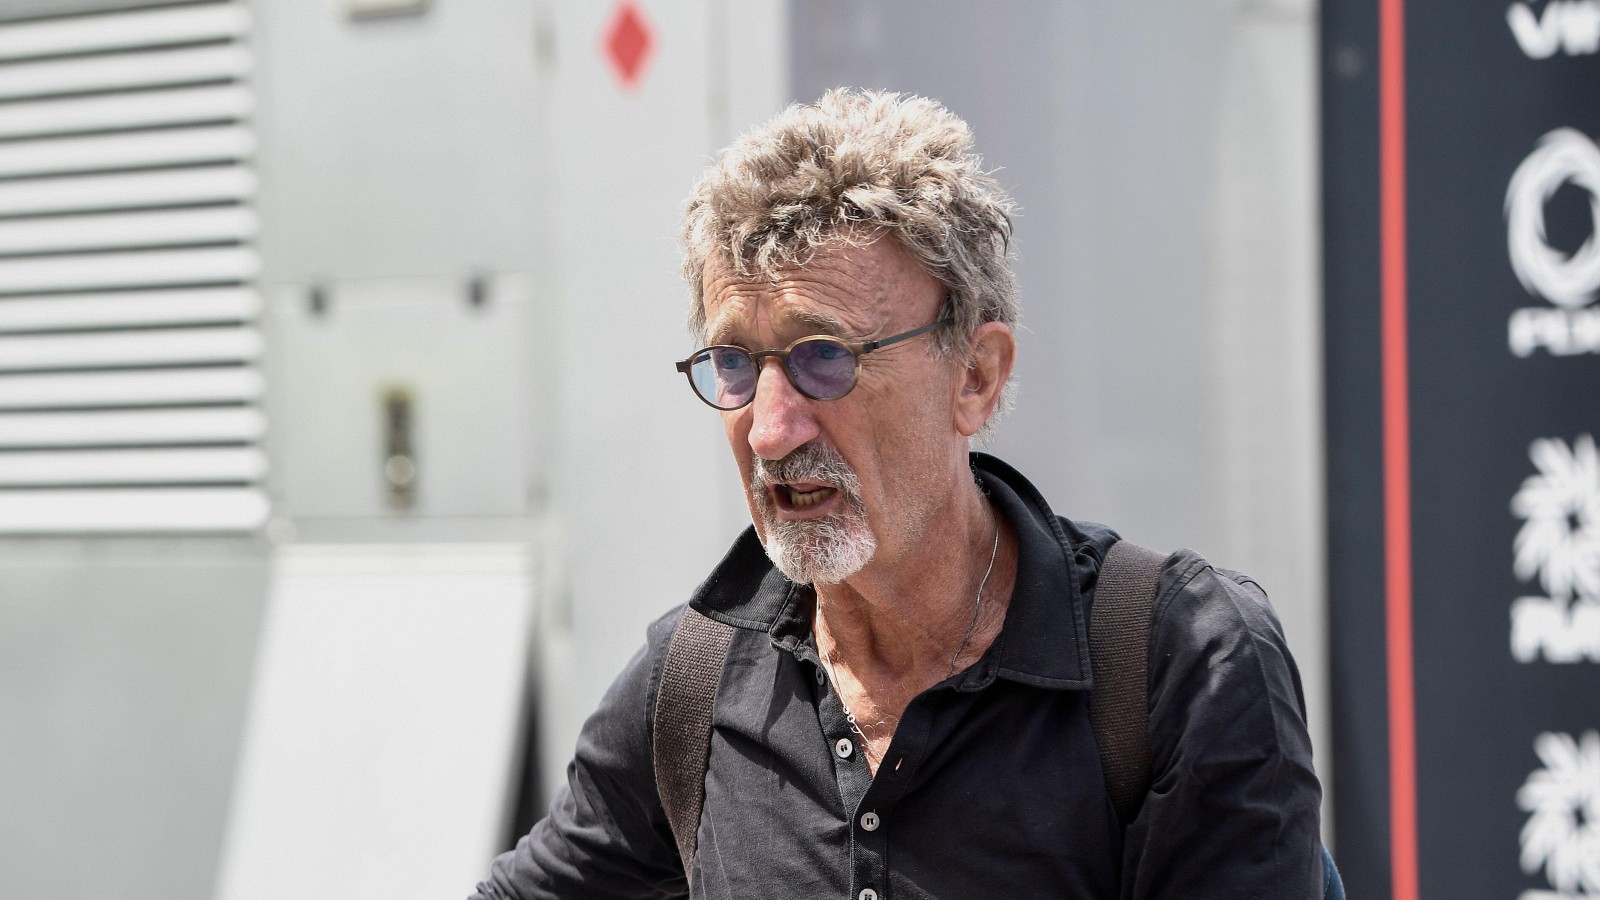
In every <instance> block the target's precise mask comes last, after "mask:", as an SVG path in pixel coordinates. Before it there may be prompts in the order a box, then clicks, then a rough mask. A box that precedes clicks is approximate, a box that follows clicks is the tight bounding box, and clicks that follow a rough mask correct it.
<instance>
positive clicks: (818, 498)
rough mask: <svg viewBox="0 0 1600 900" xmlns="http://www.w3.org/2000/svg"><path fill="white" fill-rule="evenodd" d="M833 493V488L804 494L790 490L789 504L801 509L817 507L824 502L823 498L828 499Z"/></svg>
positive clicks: (819, 489)
mask: <svg viewBox="0 0 1600 900" xmlns="http://www.w3.org/2000/svg"><path fill="white" fill-rule="evenodd" d="M831 493H833V489H832V488H818V489H817V490H814V491H808V492H806V493H804V494H802V493H800V492H799V491H797V490H795V489H794V488H790V489H789V502H790V503H792V504H794V505H795V506H796V507H799V508H804V507H807V506H816V505H817V504H818V503H821V502H822V498H823V497H826V496H828V495H829V494H831Z"/></svg>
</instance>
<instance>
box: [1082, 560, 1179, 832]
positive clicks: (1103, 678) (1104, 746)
mask: <svg viewBox="0 0 1600 900" xmlns="http://www.w3.org/2000/svg"><path fill="white" fill-rule="evenodd" d="M1163 562H1165V557H1163V556H1162V555H1161V554H1160V553H1157V552H1156V551H1154V550H1149V549H1146V548H1144V547H1141V546H1139V545H1138V544H1135V543H1132V542H1130V541H1118V542H1116V543H1115V544H1112V545H1111V549H1110V550H1108V551H1107V552H1106V558H1105V561H1104V562H1103V563H1101V565H1100V577H1099V578H1098V579H1097V580H1096V582H1095V589H1094V607H1093V608H1092V610H1091V613H1090V619H1089V660H1090V664H1091V665H1092V666H1093V667H1094V685H1093V686H1092V687H1091V688H1090V689H1089V721H1090V723H1091V724H1092V725H1093V726H1094V739H1095V743H1096V744H1098V745H1099V747H1100V767H1101V769H1103V770H1104V771H1105V777H1106V790H1107V792H1109V793H1110V794H1111V803H1112V805H1113V806H1115V807H1116V810H1117V817H1118V818H1119V819H1121V820H1122V824H1123V825H1127V824H1128V823H1129V822H1132V821H1133V818H1134V816H1137V815H1138V814H1139V807H1140V806H1141V805H1143V803H1144V794H1145V791H1147V790H1149V788H1150V684H1149V681H1150V620H1151V615H1152V614H1153V612H1154V610H1155V600H1156V590H1157V588H1158V587H1159V584H1160V581H1161V567H1162V563H1163Z"/></svg>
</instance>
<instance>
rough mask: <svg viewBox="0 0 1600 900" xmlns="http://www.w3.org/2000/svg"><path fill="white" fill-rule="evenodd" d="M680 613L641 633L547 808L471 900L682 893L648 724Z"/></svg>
mask: <svg viewBox="0 0 1600 900" xmlns="http://www.w3.org/2000/svg"><path fill="white" fill-rule="evenodd" d="M679 614H680V613H679V612H678V611H674V612H673V613H669V614H668V615H666V616H663V617H662V618H661V619H659V620H657V621H656V622H655V623H654V624H653V625H651V626H650V631H649V639H648V640H647V642H646V644H645V646H644V647H643V648H642V649H640V650H639V652H638V653H636V654H635V655H634V657H633V660H632V661H631V662H629V663H628V666H627V668H626V669H624V670H623V672H622V674H621V675H620V676H619V677H618V678H617V680H616V681H615V682H614V683H612V685H611V687H610V689H609V690H607V691H606V694H605V697H604V699H602V700H601V701H600V707H599V709H597V710H596V711H595V713H594V715H592V716H590V717H589V720H588V721H587V722H586V723H584V726H583V730H582V731H581V732H580V734H579V736H578V747H577V751H576V753H575V754H574V757H573V760H572V762H571V763H570V764H569V765H568V766H567V783H566V785H564V786H563V787H562V788H561V789H560V791H559V792H558V793H557V795H556V797H555V799H554V801H552V803H551V804H550V813H549V815H547V816H546V817H545V818H544V819H543V820H541V821H540V822H539V823H538V824H537V825H535V826H534V827H533V830H532V831H530V832H529V833H528V834H527V835H526V836H524V837H523V838H522V839H521V840H519V841H518V842H517V845H516V847H515V848H513V849H512V850H509V851H507V852H505V853H502V854H501V855H500V856H499V857H497V858H496V859H495V860H494V862H493V863H492V864H491V865H490V869H489V877H488V878H486V879H485V880H484V881H482V882H480V883H479V884H478V886H477V890H476V892H475V893H474V894H473V895H472V898H471V900H547V898H548V900H554V898H565V900H571V898H577V897H583V898H595V900H624V898H626V900H642V898H651V900H655V898H668V897H684V896H687V895H688V887H687V882H686V880H685V879H684V875H683V866H682V864H681V863H680V862H679V860H678V851H677V845H676V844H675V843H674V842H673V839H672V829H671V826H670V825H668V823H667V817H666V813H664V812H663V811H662V808H661V800H660V798H659V796H658V795H657V793H656V781H655V769H654V763H653V760H652V756H651V735H650V722H651V719H652V716H651V709H652V707H653V705H654V701H655V684H656V682H657V679H658V678H659V677H660V668H661V661H662V657H663V655H664V653H665V648H666V644H667V641H668V640H669V639H670V637H671V631H672V627H673V625H674V624H675V623H676V622H677V618H678V615H679Z"/></svg>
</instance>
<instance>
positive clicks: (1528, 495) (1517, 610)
mask: <svg viewBox="0 0 1600 900" xmlns="http://www.w3.org/2000/svg"><path fill="white" fill-rule="evenodd" d="M1528 456H1529V457H1530V458H1531V459H1532V460H1533V464H1534V466H1535V467H1536V468H1538V470H1539V473H1538V474H1537V475H1530V476H1528V478H1527V479H1526V480H1524V481H1523V482H1522V488H1521V489H1520V490H1518V491H1517V494H1516V496H1515V497H1513V498H1512V500H1511V511H1512V513H1514V514H1515V515H1517V516H1518V517H1519V518H1521V519H1522V520H1523V523H1522V528H1521V529H1519V530H1518V531H1517V537H1516V541H1515V543H1514V544H1513V545H1512V553H1513V557H1514V559H1513V562H1512V571H1513V572H1514V573H1515V574H1516V576H1517V578H1519V579H1521V580H1523V581H1533V580H1534V579H1535V578H1537V579H1538V582H1539V585H1540V587H1542V588H1544V591H1545V593H1546V595H1547V596H1543V597H1521V598H1519V599H1518V600H1517V601H1516V602H1515V603H1513V604H1512V605H1511V656H1512V658H1514V659H1516V660H1517V661H1518V662H1534V661H1536V660H1537V659H1538V658H1539V657H1541V656H1542V657H1543V658H1544V659H1545V660H1546V661H1547V662H1555V663H1570V662H1581V661H1583V660H1585V659H1587V660H1589V661H1590V662H1600V451H1597V450H1596V447H1595V442H1594V438H1593V437H1591V436H1590V435H1587V434H1585V435H1580V436H1579V437H1578V439H1577V440H1575V441H1573V442H1572V445H1571V446H1570V447H1569V446H1567V443H1566V442H1565V441H1563V440H1561V439H1560V438H1540V439H1539V440H1536V441H1534V442H1533V444H1532V445H1531V446H1530V447H1529V449H1528Z"/></svg>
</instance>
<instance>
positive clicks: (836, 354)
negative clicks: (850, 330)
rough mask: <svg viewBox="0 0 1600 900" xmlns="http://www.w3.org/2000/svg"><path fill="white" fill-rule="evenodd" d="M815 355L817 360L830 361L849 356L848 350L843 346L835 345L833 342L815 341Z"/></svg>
mask: <svg viewBox="0 0 1600 900" xmlns="http://www.w3.org/2000/svg"><path fill="white" fill-rule="evenodd" d="M816 353H817V358H818V359H829V360H832V359H839V358H840V357H844V356H849V355H850V349H849V348H848V347H846V346H844V345H843V344H836V343H834V342H833V341H817V348H816Z"/></svg>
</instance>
